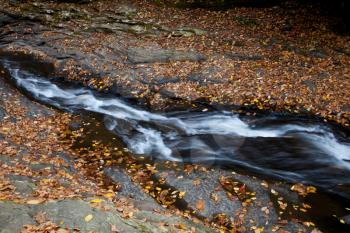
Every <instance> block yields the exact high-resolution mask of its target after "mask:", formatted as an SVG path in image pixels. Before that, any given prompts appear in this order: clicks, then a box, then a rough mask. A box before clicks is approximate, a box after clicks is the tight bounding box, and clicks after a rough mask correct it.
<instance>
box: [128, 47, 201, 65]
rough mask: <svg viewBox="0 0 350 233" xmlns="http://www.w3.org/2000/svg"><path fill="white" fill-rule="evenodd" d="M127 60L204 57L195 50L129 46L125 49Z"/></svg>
mask: <svg viewBox="0 0 350 233" xmlns="http://www.w3.org/2000/svg"><path fill="white" fill-rule="evenodd" d="M127 57H128V60H129V62H131V63H134V64H138V63H155V62H168V61H203V60H205V57H204V56H203V55H201V54H199V53H195V52H180V51H174V50H169V49H161V48H129V49H128V51H127Z"/></svg>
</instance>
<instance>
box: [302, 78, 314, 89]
mask: <svg viewBox="0 0 350 233" xmlns="http://www.w3.org/2000/svg"><path fill="white" fill-rule="evenodd" d="M301 84H303V85H305V86H307V87H308V88H309V90H310V91H312V92H315V91H316V84H315V83H314V82H313V81H311V80H303V81H301Z"/></svg>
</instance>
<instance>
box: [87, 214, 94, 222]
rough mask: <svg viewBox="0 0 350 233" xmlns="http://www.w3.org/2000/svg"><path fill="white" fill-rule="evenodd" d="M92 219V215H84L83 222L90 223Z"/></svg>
mask: <svg viewBox="0 0 350 233" xmlns="http://www.w3.org/2000/svg"><path fill="white" fill-rule="evenodd" d="M93 218H94V217H93V216H92V214H89V215H86V217H85V222H90V221H91V220H92V219H93Z"/></svg>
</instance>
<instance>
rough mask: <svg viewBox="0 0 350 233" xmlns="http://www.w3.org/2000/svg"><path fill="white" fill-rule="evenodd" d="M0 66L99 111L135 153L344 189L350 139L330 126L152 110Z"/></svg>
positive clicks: (349, 173) (65, 104) (66, 106)
mask: <svg viewBox="0 0 350 233" xmlns="http://www.w3.org/2000/svg"><path fill="white" fill-rule="evenodd" d="M2 64H3V66H4V67H5V68H6V69H7V70H8V72H9V73H10V76H11V78H12V79H13V80H14V81H15V83H16V85H17V86H18V87H20V88H21V89H23V90H25V91H26V92H28V93H29V94H30V95H31V96H32V97H34V98H35V99H37V100H40V101H42V102H45V103H47V104H49V105H52V106H55V107H57V108H60V109H63V110H67V111H81V110H84V111H89V112H95V113H99V114H102V115H103V116H104V123H105V126H106V127H107V129H108V130H110V131H112V132H114V133H115V134H116V135H117V136H118V137H120V138H121V139H122V140H123V142H124V143H125V144H126V145H127V146H128V148H129V149H130V150H131V151H132V152H133V153H135V154H142V155H148V156H151V157H152V159H154V160H157V159H159V160H172V161H179V162H191V163H205V164H207V165H215V166H217V165H220V166H225V167H231V166H236V167H237V166H239V167H242V168H244V169H247V170H249V171H253V172H255V173H259V174H263V175H266V176H270V177H275V178H279V179H283V180H287V181H292V182H303V183H307V184H312V185H316V186H318V187H322V188H324V189H327V190H329V191H332V192H336V193H337V194H340V195H342V196H348V195H349V192H348V191H347V190H349V189H348V188H346V187H349V184H350V162H349V161H350V139H349V137H348V136H347V135H346V133H345V132H342V131H340V130H337V131H335V130H334V129H333V128H332V127H330V126H329V125H327V124H323V123H320V122H316V121H311V120H310V119H305V118H293V117H288V118H286V117H278V116H276V115H268V116H263V117H247V116H246V117H241V116H239V115H237V114H235V113H231V112H225V111H217V112H176V113H175V112H174V113H164V114H158V113H152V112H149V111H145V110H143V109H139V108H137V107H134V106H132V105H130V104H128V103H126V102H124V101H123V100H122V99H120V98H117V97H115V96H103V95H101V94H97V93H94V92H93V91H91V90H89V89H86V88H71V87H67V86H63V85H60V84H59V83H54V82H53V81H50V80H49V79H48V78H46V77H42V76H40V75H38V74H33V73H31V72H28V71H25V70H23V69H21V68H20V67H19V65H18V63H16V62H14V61H10V60H2ZM344 187H345V189H344Z"/></svg>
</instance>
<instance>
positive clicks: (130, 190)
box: [104, 168, 160, 209]
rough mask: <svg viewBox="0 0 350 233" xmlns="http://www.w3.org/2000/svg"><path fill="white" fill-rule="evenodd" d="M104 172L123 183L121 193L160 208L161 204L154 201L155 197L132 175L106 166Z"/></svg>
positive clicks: (117, 181)
mask: <svg viewBox="0 0 350 233" xmlns="http://www.w3.org/2000/svg"><path fill="white" fill-rule="evenodd" d="M104 173H105V174H106V175H107V176H108V177H109V178H111V179H112V180H113V181H114V182H116V183H118V184H121V185H122V186H121V189H120V191H119V194H120V195H123V196H126V197H132V199H133V200H135V201H147V202H148V204H149V205H151V206H152V208H153V209H155V208H159V207H160V206H159V205H158V204H157V203H156V202H155V201H154V199H153V198H151V197H150V196H148V195H147V194H145V193H144V192H143V191H142V189H141V187H140V186H139V185H137V184H135V183H134V182H133V181H132V180H131V179H130V177H129V176H128V175H127V174H125V173H124V172H123V171H121V170H120V169H118V168H106V169H104Z"/></svg>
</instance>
